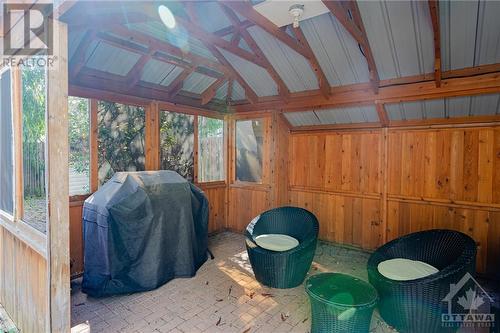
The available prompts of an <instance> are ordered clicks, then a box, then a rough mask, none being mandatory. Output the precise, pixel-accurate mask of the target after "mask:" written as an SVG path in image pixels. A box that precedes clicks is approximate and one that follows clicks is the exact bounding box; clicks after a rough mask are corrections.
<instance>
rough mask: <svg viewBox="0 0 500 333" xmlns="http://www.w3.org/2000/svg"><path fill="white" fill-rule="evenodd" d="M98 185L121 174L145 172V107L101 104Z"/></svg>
mask: <svg viewBox="0 0 500 333" xmlns="http://www.w3.org/2000/svg"><path fill="white" fill-rule="evenodd" d="M97 118H98V123H99V125H98V126H99V128H98V131H99V133H98V147H99V148H98V149H99V184H103V183H105V182H106V181H108V180H109V179H110V178H111V177H112V176H113V174H114V173H115V172H118V171H144V169H145V168H144V163H145V155H144V151H145V150H144V126H145V120H144V108H141V107H137V106H131V105H124V104H118V103H111V102H102V101H101V102H99V106H98V113H97Z"/></svg>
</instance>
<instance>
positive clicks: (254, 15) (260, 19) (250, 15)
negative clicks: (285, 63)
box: [220, 1, 310, 59]
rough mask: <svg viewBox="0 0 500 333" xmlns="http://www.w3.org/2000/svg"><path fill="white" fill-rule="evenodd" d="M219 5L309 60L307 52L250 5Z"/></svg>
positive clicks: (240, 3) (233, 2)
mask: <svg viewBox="0 0 500 333" xmlns="http://www.w3.org/2000/svg"><path fill="white" fill-rule="evenodd" d="M220 3H221V4H222V5H224V6H226V7H228V8H230V9H232V10H233V11H234V12H237V13H238V14H240V15H241V16H243V17H246V18H247V20H249V21H250V22H253V23H254V24H255V25H257V26H259V27H260V28H262V29H263V30H265V31H266V32H268V33H269V34H271V35H272V36H273V37H274V38H276V39H278V40H279V41H281V42H283V43H284V44H286V45H287V46H288V47H290V48H291V49H292V50H294V51H295V52H297V53H299V54H300V55H302V56H303V57H305V58H306V59H309V57H310V54H309V52H307V51H306V50H305V49H304V47H303V46H302V45H301V44H299V43H298V42H297V41H296V40H295V39H293V38H292V37H291V36H290V35H288V34H287V33H286V32H284V31H283V30H281V29H280V28H279V27H277V26H276V25H275V24H274V23H273V22H271V21H270V20H268V19H267V18H266V17H264V16H263V15H262V14H260V13H259V12H257V11H256V10H255V9H254V8H253V7H252V5H251V3H249V2H242V1H220Z"/></svg>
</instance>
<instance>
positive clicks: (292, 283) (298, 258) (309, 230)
mask: <svg viewBox="0 0 500 333" xmlns="http://www.w3.org/2000/svg"><path fill="white" fill-rule="evenodd" d="M318 230H319V224H318V220H317V219H316V217H315V216H314V215H313V214H312V213H311V212H309V211H307V210H305V209H302V208H297V207H280V208H275V209H271V210H269V211H267V212H265V213H262V214H261V215H259V216H257V217H256V218H254V219H253V220H252V222H250V224H249V225H248V226H247V228H246V232H245V236H246V246H247V252H248V258H249V260H250V264H251V265H252V269H253V272H254V274H255V278H256V279H257V281H259V282H260V283H262V284H264V285H266V286H269V287H272V288H282V289H285V288H294V287H297V286H298V285H300V284H301V283H302V282H303V281H304V279H305V277H306V274H307V272H308V271H309V268H310V267H311V263H312V260H313V257H314V252H315V251H316V243H317V240H318ZM262 234H285V235H288V236H292V237H294V238H295V239H297V240H298V241H299V245H298V246H297V247H295V248H293V249H291V250H288V251H284V252H275V251H269V250H266V249H263V248H261V247H259V246H258V245H257V244H256V243H255V241H254V239H255V237H257V236H259V235H262Z"/></svg>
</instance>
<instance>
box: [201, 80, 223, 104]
mask: <svg viewBox="0 0 500 333" xmlns="http://www.w3.org/2000/svg"><path fill="white" fill-rule="evenodd" d="M224 82H226V80H224V79H218V80H216V81H215V82H214V83H212V84H211V85H210V86H209V87H208V88H207V89H206V90H205V91H204V92H203V93H202V94H201V105H205V104H207V103H208V102H210V101H211V100H212V98H214V97H215V94H216V93H217V90H218V89H219V88H220V87H222V85H224Z"/></svg>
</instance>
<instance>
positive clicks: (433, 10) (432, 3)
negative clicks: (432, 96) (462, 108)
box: [428, 0, 442, 87]
mask: <svg viewBox="0 0 500 333" xmlns="http://www.w3.org/2000/svg"><path fill="white" fill-rule="evenodd" d="M428 4H429V11H430V14H431V22H432V31H433V33H434V80H435V81H436V87H440V86H441V77H442V74H441V28H440V26H439V1H437V0H428Z"/></svg>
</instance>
